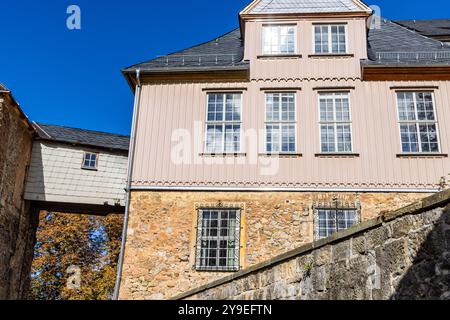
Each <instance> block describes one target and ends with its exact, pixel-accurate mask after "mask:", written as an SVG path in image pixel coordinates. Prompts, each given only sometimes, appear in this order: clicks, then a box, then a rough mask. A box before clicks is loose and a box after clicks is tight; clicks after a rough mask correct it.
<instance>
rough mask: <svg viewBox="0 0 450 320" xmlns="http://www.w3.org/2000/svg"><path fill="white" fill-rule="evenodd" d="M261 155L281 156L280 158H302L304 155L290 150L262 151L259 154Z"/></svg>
mask: <svg viewBox="0 0 450 320" xmlns="http://www.w3.org/2000/svg"><path fill="white" fill-rule="evenodd" d="M259 156H260V157H269V158H271V157H280V158H300V157H303V155H302V154H301V153H290V152H280V153H270V152H265V153H260V154H259Z"/></svg>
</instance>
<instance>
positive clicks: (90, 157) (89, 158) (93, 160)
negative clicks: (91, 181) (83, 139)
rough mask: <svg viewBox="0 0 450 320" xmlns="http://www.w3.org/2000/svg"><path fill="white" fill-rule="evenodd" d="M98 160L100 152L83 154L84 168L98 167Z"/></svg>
mask: <svg viewBox="0 0 450 320" xmlns="http://www.w3.org/2000/svg"><path fill="white" fill-rule="evenodd" d="M97 162H98V154H97V153H91V152H86V153H84V155H83V164H82V165H81V168H82V169H89V170H95V169H97Z"/></svg>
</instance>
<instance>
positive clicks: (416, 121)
mask: <svg viewBox="0 0 450 320" xmlns="http://www.w3.org/2000/svg"><path fill="white" fill-rule="evenodd" d="M397 105H398V116H399V121H400V137H401V144H402V151H403V152H405V153H408V152H410V153H414V152H424V153H426V152H430V153H433V152H439V142H438V125H437V119H436V113H435V109H434V103H433V93H432V92H397Z"/></svg>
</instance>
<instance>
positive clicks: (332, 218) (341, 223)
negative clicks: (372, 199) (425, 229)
mask: <svg viewBox="0 0 450 320" xmlns="http://www.w3.org/2000/svg"><path fill="white" fill-rule="evenodd" d="M316 223H317V224H318V225H317V227H316V230H317V238H318V239H322V238H327V237H329V236H331V235H332V234H334V233H336V232H338V231H341V230H345V229H348V228H350V227H352V226H353V225H355V224H356V223H357V211H356V210H341V209H318V210H317V221H316Z"/></svg>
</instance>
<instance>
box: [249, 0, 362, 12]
mask: <svg viewBox="0 0 450 320" xmlns="http://www.w3.org/2000/svg"><path fill="white" fill-rule="evenodd" d="M361 11H363V10H362V9H361V8H360V7H358V6H357V5H356V4H355V3H354V2H353V1H352V0H262V1H261V2H260V3H258V4H257V5H256V6H255V7H254V8H253V9H252V10H251V11H250V13H322V12H361Z"/></svg>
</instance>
